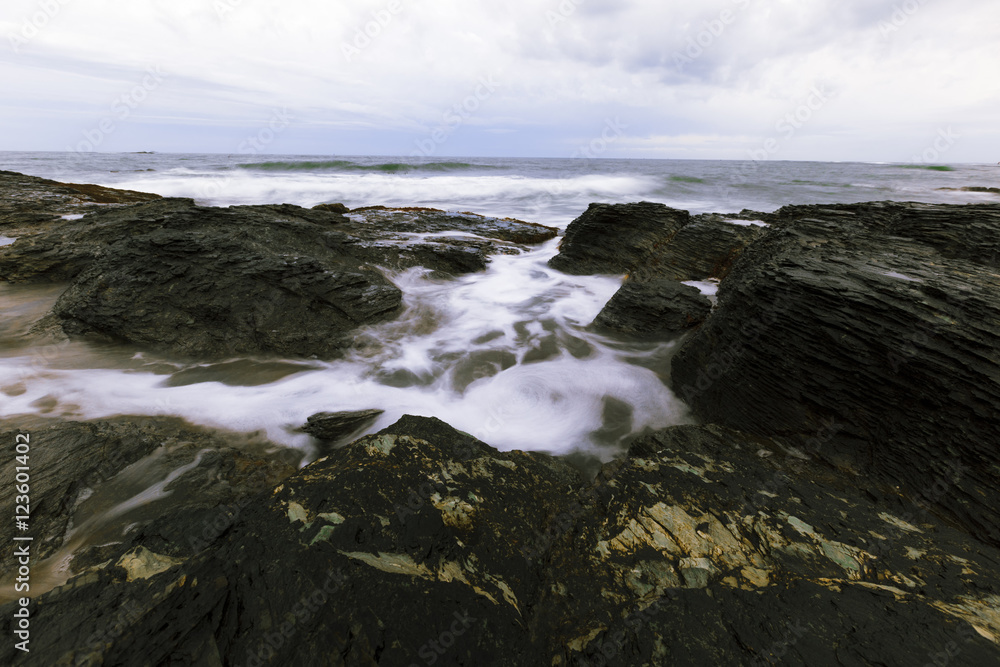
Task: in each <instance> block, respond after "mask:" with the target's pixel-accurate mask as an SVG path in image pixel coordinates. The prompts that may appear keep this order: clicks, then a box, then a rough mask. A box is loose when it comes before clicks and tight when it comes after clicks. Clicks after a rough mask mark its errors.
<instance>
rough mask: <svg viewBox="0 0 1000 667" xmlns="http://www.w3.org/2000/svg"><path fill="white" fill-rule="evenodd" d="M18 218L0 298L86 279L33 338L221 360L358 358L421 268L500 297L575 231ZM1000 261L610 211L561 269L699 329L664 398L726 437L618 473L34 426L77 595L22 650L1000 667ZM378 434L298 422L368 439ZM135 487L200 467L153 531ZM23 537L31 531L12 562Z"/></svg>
mask: <svg viewBox="0 0 1000 667" xmlns="http://www.w3.org/2000/svg"><path fill="white" fill-rule="evenodd" d="M0 201H2V202H3V203H2V206H0V236H3V237H7V238H12V239H16V240H15V241H14V242H13V243H10V244H7V245H4V246H0V279H2V280H4V281H6V282H10V283H51V284H53V285H55V286H60V288H61V286H65V291H63V292H62V294H61V296H60V297H59V299H58V300H57V301H56V303H55V305H54V306H53V307H52V309H51V311H50V312H49V313H48V314H47V315H46V316H45V317H43V318H42V319H41V320H40V321H39V322H38V323H37V324H36V325H35V326H34V327H33V328H32V329H31V331H30V332H29V333H28V334H26V336H27V337H28V339H29V340H52V339H61V338H65V337H72V338H76V337H81V336H83V337H87V338H89V339H93V340H104V341H117V342H128V343H129V344H134V345H139V346H146V347H148V348H149V349H155V350H160V351H163V352H166V353H169V354H176V355H178V356H184V357H187V358H199V359H202V358H204V359H217V358H225V357H226V356H227V355H232V354H235V353H252V354H283V355H292V356H301V357H309V356H318V357H322V358H329V357H331V356H334V355H338V354H342V353H343V351H344V350H346V349H349V348H350V346H351V345H352V344H353V343H354V339H353V333H352V332H353V331H354V330H355V329H356V327H358V326H359V325H361V324H366V323H370V322H377V321H380V320H385V319H391V318H393V317H394V316H395V315H396V314H397V313H398V312H399V308H400V304H401V300H402V296H403V295H402V292H401V291H400V289H399V288H398V287H397V286H396V285H395V284H394V283H393V282H392V275H393V274H392V271H399V270H405V269H407V268H410V267H415V266H423V267H426V268H428V269H431V270H434V271H439V272H441V274H442V275H444V274H450V275H456V274H461V273H465V272H469V271H477V270H481V269H482V268H483V267H485V266H486V264H487V263H488V262H489V258H490V256H491V255H495V254H498V253H516V252H521V251H523V250H524V248H525V247H527V246H530V245H532V244H537V243H540V242H542V241H546V240H548V239H551V238H553V237H554V236H555V234H556V230H554V229H551V228H546V227H542V226H540V225H534V224H531V223H525V222H520V221H514V220H500V219H496V218H485V217H483V216H476V215H474V214H450V213H444V212H440V211H431V210H426V209H382V208H372V209H363V210H356V211H346V210H343V207H338V206H332V205H323V206H320V207H317V208H314V209H302V208H299V207H294V206H287V205H286V206H240V207H231V208H229V209H215V208H210V207H201V206H196V205H195V204H194V203H193V202H192V201H190V200H183V199H160V198H157V197H155V196H153V195H143V194H142V193H129V192H121V191H111V190H107V189H95V186H89V187H88V186H66V185H63V184H56V183H53V182H50V181H49V182H45V181H42V179H33V178H31V177H25V176H21V175H17V174H12V173H10V172H2V173H0ZM81 214H82V215H84V217H76V216H79V215H81ZM64 216H70V217H71V218H72V219H67V218H66V217H64ZM237 223H238V224H237ZM998 239H1000V205H969V206H946V205H931V204H905V203H904V204H901V203H886V202H872V203H866V204H851V205H824V206H789V207H785V208H782V209H780V210H778V211H776V212H774V213H760V212H753V211H744V212H742V213H740V214H738V215H714V214H713V215H701V216H691V215H689V214H688V213H687V212H685V211H677V210H674V209H670V208H668V207H666V206H663V205H659V204H650V203H645V202H644V203H635V204H624V205H607V204H595V205H592V206H591V207H590V208H589V209H588V210H587V211H586V212H584V213H583V214H582V215H581V216H580V218H578V219H577V220H576V221H574V222H573V223H572V224H571V225H570V227H569V228H568V229H567V231H566V233H565V236H564V238H563V240H562V243H561V246H560V253H559V254H558V255H557V256H556V257H555V258H553V259H552V260H551V262H550V265H551V266H552V267H553V268H555V269H558V270H560V271H565V272H567V273H571V274H590V273H613V274H627V279H626V280H625V282H624V283H623V285H622V287H621V289H620V291H619V292H618V294H616V295H615V297H614V298H613V299H612V300H611V301H610V302H609V303H608V305H607V306H606V307H605V309H604V311H602V312H601V314H600V315H599V316H598V318H597V320H596V321H595V322H594V325H593V326H594V327H597V328H600V329H602V330H610V331H614V332H617V333H619V334H621V335H625V336H638V337H652V338H660V339H662V338H665V337H673V336H681V335H683V336H684V338H683V339H681V344H680V347H679V350H678V352H677V353H676V355H675V356H674V357H673V360H672V364H671V369H670V374H669V375H670V377H669V382H670V384H671V385H672V388H673V390H674V391H675V393H676V394H677V395H678V396H679V397H680V398H681V399H682V400H684V401H685V402H686V403H687V404H688V405H689V406H690V407H691V409H692V411H693V412H694V414H695V415H696V417H697V418H698V423H697V424H695V425H685V426H674V427H671V428H667V429H663V430H659V431H656V432H654V433H650V434H647V435H644V436H642V437H639V438H638V439H636V440H635V441H633V442H631V443H630V445H629V449H628V452H627V454H625V455H624V456H622V457H620V458H619V459H616V460H614V461H612V462H610V463H607V464H605V465H604V466H603V467H602V468H601V469H600V470H599V472H598V474H597V475H596V478H592V477H591V476H589V475H585V474H583V473H581V471H580V470H578V469H577V468H575V467H573V466H571V465H570V464H569V463H568V462H567V461H565V460H562V459H559V458H554V457H551V456H546V455H543V454H539V453H526V452H519V451H513V452H500V451H498V450H496V449H494V448H493V447H491V446H490V445H489V443H485V442H481V441H479V440H477V439H476V438H474V437H472V436H471V435H469V434H466V433H463V432H461V431H457V430H455V429H454V428H452V427H451V426H449V425H448V424H445V423H444V422H441V421H439V420H437V419H433V418H427V417H413V416H406V417H403V418H402V419H400V420H399V421H398V422H397V423H395V424H394V425H392V426H390V427H388V428H385V429H382V430H381V431H379V432H378V433H375V434H371V435H367V436H364V437H361V438H360V439H357V440H354V441H353V442H349V443H347V444H344V445H343V446H336V447H332V446H331V447H326V448H324V449H323V450H322V451H323V455H322V456H321V458H319V459H318V460H316V461H314V462H312V463H311V464H309V465H307V466H305V467H302V468H301V469H297V465H298V463H299V461H298V460H297V459H295V458H294V457H292V458H290V457H289V456H288V452H287V450H285V451H282V449H281V448H279V447H277V446H275V445H273V444H272V443H269V442H267V441H266V439H264V438H262V437H261V436H259V435H254V434H250V435H244V434H234V433H226V432H222V431H215V430H211V429H205V428H200V427H194V426H192V425H190V424H187V423H185V422H183V421H182V420H180V419H176V418H166V417H163V418H160V417H157V418H153V417H128V416H123V417H116V418H114V419H105V420H93V421H86V422H74V421H64V420H58V419H43V418H39V417H30V418H29V417H24V418H15V419H8V420H6V421H4V422H2V423H0V431H2V433H0V438H3V442H5V443H10V444H8V445H7V449H8V450H12V449H13V444H12V443H14V441H15V436H16V434H17V433H19V432H30V433H31V437H32V451H33V452H35V453H36V454H35V455H37V456H38V457H39V458H38V461H37V465H38V469H39V470H40V471H41V470H44V471H45V474H44V476H42V475H39V477H38V478H37V479H36V480H35V481H34V484H33V491H32V493H33V496H34V501H33V508H32V523H33V525H34V526H35V527H36V544H35V549H36V550H35V554H36V556H37V557H39V558H42V559H48V560H46V561H44V563H43V564H45V567H46V568H47V570H46V571H49V570H51V572H50V575H51V581H50V582H49V586H47V589H46V591H45V592H44V593H41V594H39V595H37V596H36V597H35V598H34V602H33V604H32V618H31V623H32V633H33V636H35V637H39V638H41V637H44V638H45V639H44V642H42V641H39V642H38V643H37V645H35V644H33V646H32V652H31V653H30V654H27V655H21V654H19V652H16V651H15V649H14V648H13V646H12V642H8V643H7V644H5V645H3V646H2V647H0V660H2V661H3V662H4V664H25V665H83V664H94V665H97V664H107V665H118V664H122V665H134V664H148V665H164V664H190V665H205V666H206V667H207V666H213V667H214V666H217V665H264V664H272V665H286V664H288V665H295V664H303V665H326V664H330V665H334V664H337V665H340V664H344V665H374V664H381V665H414V664H416V665H424V664H426V665H431V664H457V665H486V664H493V665H622V666H625V665H661V664H676V665H703V664H747V665H764V664H788V665H823V664H830V665H846V664H857V665H903V664H917V665H924V664H946V665H988V664H1000V532H998V531H1000V528H998V526H1000V514H998V510H997V508H998V507H1000V498H998V494H1000V467H998V464H997V456H996V452H997V442H998V440H997V433H998V431H1000V429H998V425H1000V252H998V251H1000V245H998V243H1000V242H998ZM685 283H696V284H699V285H701V287H695V286H692V285H690V284H685ZM708 283H712V284H718V295H717V297H715V296H714V295H706V294H704V289H703V288H704V285H705V284H708ZM275 304H280V307H277V306H276V305H275ZM219 332H224V335H220V334H219ZM3 391H10V389H9V388H4V387H0V396H2V395H3V393H2V392H3ZM331 409H336V406H331ZM376 417H377V411H366V412H360V413H321V414H319V415H315V416H314V417H313V418H310V420H309V422H308V423H307V424H303V425H302V428H303V430H305V431H306V432H309V433H310V434H312V435H314V436H315V437H317V438H318V439H320V440H322V441H328V442H330V443H338V444H339V443H340V442H341V441H342V440H343V439H345V438H347V439H349V438H350V437H353V436H352V434H355V433H357V432H358V430H359V429H360V428H363V427H364V426H365V425H366V424H369V423H371V421H372V420H373V419H374V418H376ZM11 459H12V456H11V457H8V459H7V461H5V462H4V464H3V468H2V469H3V477H4V479H11V478H13V464H12V463H9V462H8V461H10V460H11ZM141 466H160V467H161V468H162V469H164V470H182V471H183V474H177V475H175V476H173V477H171V478H170V479H169V483H168V484H165V485H164V487H163V488H161V489H159V491H160V492H163V493H164V494H165V495H169V499H168V500H167V501H165V502H164V503H163V504H161V505H158V506H155V507H156V508H157V509H156V511H155V512H154V511H147V512H145V513H143V512H139V513H138V514H126V512H127V511H132V510H131V509H130V508H134V506H135V501H134V496H133V495H130V494H133V493H134V494H139V493H142V492H143V491H144V490H143V489H140V488H135V489H133V488H131V487H129V486H128V480H129V475H131V474H135V473H136V470H137V467H141ZM12 493H13V488H12V485H9V484H6V483H5V485H4V486H3V487H0V505H2V506H4V507H7V506H12V505H13V502H14V501H13V495H12ZM130 503H131V504H130ZM116 512H118V514H116ZM116 516H128V517H129V521H130V528H129V530H127V531H126V532H125V533H124V535H122V534H120V528H121V526H120V525H118V524H116V523H115V522H114V518H115V517H116ZM88 521H89V522H90V523H88ZM114 529H118V530H119V534H114V533H113V531H114ZM11 538H12V528H11V527H9V526H7V525H3V527H2V528H0V541H2V543H3V544H4V545H5V546H4V549H3V557H4V562H11V561H10V560H9V559H11V558H12V553H11V547H9V546H6V545H10V544H12V541H11ZM70 556H73V557H72V558H71V559H70ZM58 564H62V565H61V566H62V567H63V569H62V570H60V569H59V567H57V565H58ZM66 568H68V569H66ZM48 589H51V590H48ZM16 604H17V603H16V602H7V603H6V604H4V605H2V606H0V625H3V626H4V631H5V633H6V634H7V636H13V630H14V627H13V624H12V619H13V614H14V611H15V609H16Z"/></svg>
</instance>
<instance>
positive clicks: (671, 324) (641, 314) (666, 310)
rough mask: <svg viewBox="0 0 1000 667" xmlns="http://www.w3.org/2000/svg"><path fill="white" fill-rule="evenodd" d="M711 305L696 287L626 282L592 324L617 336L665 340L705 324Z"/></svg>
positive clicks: (668, 282)
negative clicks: (649, 337) (662, 337)
mask: <svg viewBox="0 0 1000 667" xmlns="http://www.w3.org/2000/svg"><path fill="white" fill-rule="evenodd" d="M711 310H712V303H711V302H710V301H709V300H708V298H707V297H705V296H704V295H703V294H702V293H701V292H700V291H699V290H698V288H696V287H691V286H690V285H682V284H681V283H679V282H677V281H675V280H671V279H669V278H660V279H656V280H651V281H649V282H639V281H636V280H631V279H630V280H627V281H626V282H625V284H624V285H622V287H621V289H619V290H618V291H617V292H615V295H614V296H613V297H611V300H610V301H608V303H607V304H606V305H605V306H604V308H603V310H601V312H600V314H598V316H597V319H595V320H594V324H595V325H596V326H598V327H600V328H603V329H608V330H611V331H615V332H618V333H624V334H632V335H642V336H669V335H672V334H678V333H683V332H684V331H687V330H688V329H690V328H692V327H695V326H698V325H699V324H701V323H702V322H704V321H705V318H707V317H708V314H709V312H710V311H711Z"/></svg>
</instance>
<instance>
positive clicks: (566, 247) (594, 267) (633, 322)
mask: <svg viewBox="0 0 1000 667" xmlns="http://www.w3.org/2000/svg"><path fill="white" fill-rule="evenodd" d="M761 215H762V214H757V213H754V212H752V211H744V212H742V213H739V214H735V215H731V216H722V215H718V214H703V215H697V216H693V217H688V216H687V213H686V212H684V211H674V210H673V209H668V208H667V207H665V206H663V205H661V204H648V203H638V204H625V205H617V206H609V205H605V204H593V205H591V207H590V209H588V210H587V212H586V213H584V214H583V215H582V216H580V217H579V218H577V219H576V220H574V221H573V223H571V224H570V226H569V228H568V229H567V230H566V238H565V239H564V240H563V244H562V245H561V246H560V252H559V254H558V255H556V256H555V257H553V258H552V260H550V262H549V265H550V266H552V267H553V268H557V269H560V270H562V271H566V272H567V273H628V276H627V278H626V280H625V283H624V284H623V285H622V287H621V289H620V290H619V291H618V293H617V294H615V296H614V297H613V298H612V299H611V301H609V302H608V304H607V305H606V306H605V308H604V310H602V311H601V313H600V315H599V316H598V317H597V319H596V320H595V322H594V323H595V324H596V325H597V326H599V327H601V328H604V329H607V330H610V331H616V332H619V333H624V334H629V335H654V336H657V335H660V336H662V335H673V334H677V333H680V332H683V331H685V330H687V329H690V328H691V327H694V326H697V325H699V324H701V322H703V321H704V320H705V318H706V317H707V316H708V312H709V310H710V307H711V303H710V301H709V300H708V299H706V298H704V297H702V296H700V294H699V293H698V290H696V289H694V288H691V287H686V286H684V285H681V284H680V282H682V281H703V280H706V279H715V280H719V279H722V278H724V277H725V276H726V274H727V273H728V272H729V269H730V268H731V266H732V264H733V262H734V261H735V260H736V258H737V257H739V255H740V253H741V252H742V251H743V249H744V248H745V247H746V246H747V245H749V244H750V243H751V242H753V241H754V240H755V239H756V238H758V237H759V236H760V235H761V234H762V233H764V230H765V228H766V223H764V222H762V221H761V220H760V217H761Z"/></svg>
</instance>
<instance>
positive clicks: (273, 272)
mask: <svg viewBox="0 0 1000 667" xmlns="http://www.w3.org/2000/svg"><path fill="white" fill-rule="evenodd" d="M146 209H147V210H146V211H144V212H143V214H144V215H145V216H147V219H149V218H153V219H152V220H150V222H151V223H152V224H150V225H148V226H147V228H146V229H144V230H143V232H144V233H136V234H135V235H133V236H131V237H126V238H124V239H122V240H120V241H118V242H116V243H114V244H113V245H112V246H110V247H109V248H107V250H106V252H104V253H103V254H102V256H100V257H99V259H97V260H96V261H95V262H94V263H92V264H91V265H90V266H88V268H87V269H86V270H85V271H83V273H81V274H80V275H79V276H77V277H76V280H75V281H74V283H73V284H72V285H71V286H70V287H69V289H67V290H66V292H64V293H63V295H62V296H61V297H60V298H59V300H58V301H57V302H56V304H55V306H54V307H53V313H54V315H55V316H56V317H57V318H58V319H59V321H60V323H61V325H62V328H63V330H64V331H65V332H66V333H68V334H70V335H74V334H76V335H80V334H86V335H90V336H99V337H103V338H107V339H110V340H116V341H124V342H129V343H134V344H139V345H143V346H148V347H150V348H154V349H160V350H169V351H171V352H174V353H177V354H182V355H187V356H198V357H224V356H229V355H233V354H246V353H251V354H253V353H278V354H283V355H300V356H312V355H322V356H330V355H334V354H336V353H337V352H338V351H339V350H341V349H343V348H344V347H345V346H347V345H349V344H350V343H351V342H352V341H353V336H352V335H351V331H352V330H353V329H355V328H356V327H358V326H360V325H363V324H368V323H373V322H378V321H381V320H385V319H388V318H390V317H393V316H395V315H396V314H397V313H398V312H399V311H400V308H401V303H402V293H401V292H400V291H399V289H398V288H397V287H396V286H395V285H393V284H392V283H391V282H389V280H388V279H386V278H385V277H384V276H383V275H382V274H381V273H380V272H378V271H377V270H376V269H374V268H373V267H371V266H369V265H367V264H364V263H363V262H360V261H358V260H357V259H355V258H354V257H352V256H351V255H348V254H347V253H345V252H344V250H343V249H342V247H340V245H339V244H337V243H336V242H335V240H332V239H326V238H324V237H323V236H322V235H320V234H317V233H316V231H315V230H314V229H312V228H311V226H309V225H304V224H301V223H298V222H297V221H294V220H284V219H281V218H278V217H277V216H273V215H266V214H265V215H260V216H254V215H249V214H248V212H246V211H240V210H238V209H235V210H234V209H206V208H201V207H194V206H191V205H190V203H189V202H187V201H184V200H163V201H162V202H158V203H156V204H152V205H147V207H146ZM113 214H123V215H126V216H128V218H129V219H130V222H131V224H133V225H136V226H139V225H141V223H142V222H143V221H142V220H141V219H140V220H136V219H135V217H136V211H134V210H127V211H125V210H122V211H114V212H112V215H113ZM160 216H165V217H160ZM105 217H110V216H105ZM104 222H105V221H104V220H102V221H101V222H100V223H99V224H102V223H104ZM324 241H326V243H324Z"/></svg>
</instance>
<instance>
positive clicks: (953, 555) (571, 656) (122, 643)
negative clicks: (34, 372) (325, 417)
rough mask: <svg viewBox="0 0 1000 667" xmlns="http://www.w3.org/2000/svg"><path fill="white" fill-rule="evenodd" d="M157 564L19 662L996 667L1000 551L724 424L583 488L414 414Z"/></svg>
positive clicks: (60, 625)
mask: <svg viewBox="0 0 1000 667" xmlns="http://www.w3.org/2000/svg"><path fill="white" fill-rule="evenodd" d="M831 435H832V434H830V433H827V434H822V435H821V436H818V437H817V439H816V443H817V444H816V445H815V446H817V447H823V446H826V443H827V442H829V441H830V438H831ZM147 544H148V543H146V544H143V545H139V546H133V547H132V548H131V550H130V551H128V552H127V553H125V554H123V555H121V556H117V554H116V556H117V558H109V559H107V562H104V563H100V564H98V565H96V566H94V567H92V568H91V569H90V570H88V571H87V573H86V574H84V575H83V576H80V577H77V578H75V579H73V580H71V581H70V582H69V583H67V584H66V585H65V586H62V587H60V588H57V589H55V590H53V591H52V592H50V593H47V594H45V595H43V596H41V597H40V598H39V599H38V602H37V608H36V609H35V610H34V613H33V623H34V624H35V626H34V627H35V632H36V633H38V636H44V637H46V638H47V641H46V642H45V645H44V646H39V647H38V650H37V652H36V651H33V652H32V653H31V654H30V656H28V657H27V659H26V660H23V664H46V665H48V664H77V663H79V662H81V661H86V660H91V661H94V662H95V663H103V664H121V663H125V664H128V663H129V662H130V661H133V662H134V660H135V659H136V656H142V660H143V661H145V662H147V663H148V664H171V663H172V662H181V663H184V664H192V665H214V664H257V663H258V662H259V663H260V664H267V663H270V664H386V665H410V664H414V663H416V664H421V663H423V664H426V661H428V660H431V657H432V656H433V659H434V661H435V662H437V661H440V662H441V664H497V665H551V664H564V665H572V664H611V665H636V664H649V665H655V664H690V665H698V664H768V663H770V662H773V661H775V660H778V659H780V660H781V661H782V664H792V665H812V664H825V663H826V662H829V661H830V660H831V656H838V658H839V660H840V661H841V663H847V664H851V663H853V664H879V663H882V664H922V663H921V662H920V661H921V660H924V661H926V660H927V656H928V655H934V654H936V653H938V652H941V651H946V650H953V652H954V650H958V651H960V652H959V653H957V654H956V656H957V657H955V661H954V662H953V663H951V664H963V665H977V664H991V663H992V662H994V661H996V660H998V659H1000V646H998V643H997V639H998V638H1000V596H998V593H1000V591H998V590H997V586H998V582H1000V553H998V551H997V549H995V548H993V547H989V546H986V545H984V544H982V543H981V542H978V541H977V540H976V539H975V538H974V537H971V536H969V535H968V534H966V533H964V532H962V531H960V530H956V529H955V528H953V527H950V526H949V525H947V524H946V523H944V522H942V521H941V520H940V519H938V518H936V517H934V516H933V514H931V513H929V512H926V511H925V510H923V509H921V508H919V507H917V506H916V505H914V504H913V503H912V502H911V501H909V500H907V499H906V498H904V497H903V496H901V495H900V494H898V493H896V492H893V491H891V490H881V489H877V488H866V487H865V486H864V485H859V484H857V480H856V479H855V478H853V477H851V476H849V475H844V474H842V473H837V472H835V471H832V470H831V469H830V468H828V467H826V466H824V465H822V464H820V463H818V462H816V461H809V460H806V459H804V458H802V456H801V455H800V454H796V453H795V452H794V451H792V450H790V449H789V446H788V445H787V443H783V442H780V441H776V440H772V439H768V438H761V437H759V436H750V435H744V434H741V433H738V432H735V431H731V430H728V429H725V428H721V427H715V426H710V427H695V426H688V427H674V428H670V429H666V430H663V431H659V432H656V433H654V434H652V435H650V436H647V437H646V438H644V439H642V440H640V441H637V442H635V443H634V444H633V445H632V447H631V449H630V452H629V454H628V456H626V457H625V458H624V459H622V460H620V461H616V462H614V463H611V464H608V465H606V466H605V467H604V468H603V469H602V471H601V473H600V474H599V476H598V478H597V480H595V481H594V482H585V481H584V480H582V479H581V478H580V477H579V475H578V473H577V472H576V471H575V470H573V469H572V468H570V467H568V466H567V465H566V464H565V463H562V462H561V461H559V460H557V459H553V458H550V457H546V456H544V455H540V454H525V453H521V452H508V453H501V452H497V451H496V450H494V449H492V448H490V447H489V446H487V445H485V444H483V443H481V442H479V441H476V440H475V439H474V438H472V437H470V436H468V435H466V434H464V433H461V432H459V431H455V430H454V429H452V428H450V427H448V426H447V425H446V424H444V423H442V422H440V421H438V420H435V419H430V418H421V417H404V418H403V419H401V420H400V421H399V422H397V423H396V424H395V425H393V426H392V427H389V428H387V429H384V430H383V431H380V432H379V433H377V434H374V435H371V436H367V437H365V438H362V439H360V440H358V441H356V442H354V443H352V444H351V445H348V446H347V447H344V448H342V449H339V450H336V451H334V452H332V453H331V454H330V455H329V456H328V457H325V458H323V459H320V460H318V461H316V462H314V463H312V464H311V465H309V466H307V467H306V468H304V469H302V470H301V471H300V472H299V473H297V474H295V475H293V476H291V477H289V478H287V479H285V480H284V481H283V482H282V483H281V484H280V485H278V486H276V487H275V488H274V490H273V491H272V492H271V493H268V494H265V495H261V496H259V497H257V498H256V499H255V500H253V501H251V502H250V503H248V504H247V505H246V506H245V507H244V508H243V509H242V511H241V512H240V513H239V515H238V516H237V517H235V518H234V520H233V522H232V525H231V526H230V527H226V529H225V531H224V532H223V534H222V535H221V536H220V537H218V538H217V539H216V540H215V541H214V542H213V543H212V544H211V545H210V547H209V548H206V549H204V550H203V551H202V552H200V553H197V554H195V555H191V556H189V555H185V554H177V555H172V554H171V553H169V552H167V551H166V550H163V549H161V550H160V551H157V550H156V549H154V548H152V546H147ZM8 607H9V605H8V606H7V607H3V608H0V612H3V613H2V616H3V617H9V614H7V613H6V612H7V611H8ZM83 609H86V613H81V610H83ZM123 614H124V615H127V619H125V620H124V621H123V620H122V616H123ZM414 618H420V619H422V621H421V622H420V623H414V622H413V619H414ZM165 629H169V631H166V630H165ZM11 650H12V649H11V648H9V647H6V646H5V647H3V648H0V656H2V657H3V658H4V659H8V658H10V657H12V654H11V653H10V651H11Z"/></svg>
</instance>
